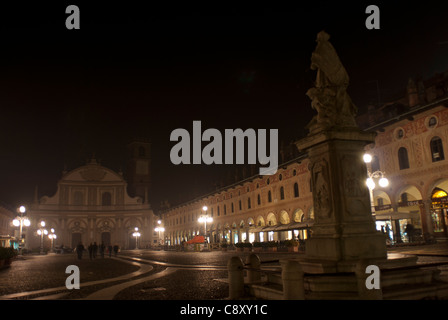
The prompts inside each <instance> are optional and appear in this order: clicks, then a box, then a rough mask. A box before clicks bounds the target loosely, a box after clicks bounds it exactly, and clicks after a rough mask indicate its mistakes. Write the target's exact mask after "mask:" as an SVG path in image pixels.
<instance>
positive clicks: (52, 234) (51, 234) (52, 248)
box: [48, 228, 57, 252]
mask: <svg viewBox="0 0 448 320" xmlns="http://www.w3.org/2000/svg"><path fill="white" fill-rule="evenodd" d="M50 232H51V233H50V234H49V235H48V238H49V239H50V240H51V246H50V249H51V250H50V251H51V252H54V239H56V238H57V236H56V234H55V233H54V229H53V228H51V229H50Z"/></svg>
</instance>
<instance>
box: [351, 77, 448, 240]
mask: <svg viewBox="0 0 448 320" xmlns="http://www.w3.org/2000/svg"><path fill="white" fill-rule="evenodd" d="M447 93H448V73H445V74H439V75H437V76H435V77H433V78H432V79H429V80H427V81H422V80H418V81H414V80H413V79H410V80H409V83H408V86H407V94H406V95H405V96H404V97H403V98H401V99H399V100H396V101H393V102H390V103H387V104H384V105H382V106H381V107H380V108H370V109H369V113H368V114H366V115H363V116H361V117H360V118H359V123H360V125H361V127H362V128H363V129H365V130H370V131H371V130H375V131H376V132H377V137H376V139H375V143H374V144H372V145H369V146H367V148H366V152H368V153H369V154H371V155H372V157H373V161H372V162H371V163H370V164H369V165H368V169H369V171H370V172H376V171H380V172H382V173H384V174H385V176H386V177H387V178H388V180H389V182H390V184H389V186H388V187H386V188H375V189H374V190H373V198H374V206H375V213H376V220H377V228H381V227H382V228H383V229H384V230H386V228H387V229H388V230H389V229H390V234H388V235H389V238H390V239H391V240H393V241H396V242H400V241H408V240H409V237H408V235H407V234H406V232H405V231H406V227H407V225H408V224H411V225H413V226H414V228H415V229H417V234H420V235H421V236H422V237H423V238H424V239H425V240H430V239H432V238H439V239H441V238H447V236H448V230H447V227H448V217H447V208H448V197H447V193H448V160H447V158H446V152H447V150H448V149H447V148H448V144H447V141H448V109H447V106H448V94H447Z"/></svg>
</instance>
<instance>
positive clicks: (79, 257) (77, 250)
mask: <svg viewBox="0 0 448 320" xmlns="http://www.w3.org/2000/svg"><path fill="white" fill-rule="evenodd" d="M83 251H84V245H83V244H82V242H79V243H78V245H77V246H76V253H77V254H78V260H81V259H82V252H83Z"/></svg>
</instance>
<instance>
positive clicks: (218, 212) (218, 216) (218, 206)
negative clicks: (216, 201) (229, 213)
mask: <svg viewBox="0 0 448 320" xmlns="http://www.w3.org/2000/svg"><path fill="white" fill-rule="evenodd" d="M217 210H218V217H219V206H218V209H217Z"/></svg>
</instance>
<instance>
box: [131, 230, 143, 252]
mask: <svg viewBox="0 0 448 320" xmlns="http://www.w3.org/2000/svg"><path fill="white" fill-rule="evenodd" d="M134 230H135V232H134V233H133V234H132V235H133V236H134V237H135V249H136V250H137V249H138V237H140V236H141V233H140V232H138V228H137V227H135V229H134Z"/></svg>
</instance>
